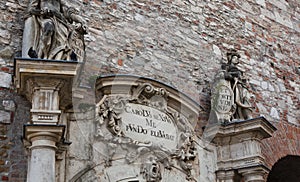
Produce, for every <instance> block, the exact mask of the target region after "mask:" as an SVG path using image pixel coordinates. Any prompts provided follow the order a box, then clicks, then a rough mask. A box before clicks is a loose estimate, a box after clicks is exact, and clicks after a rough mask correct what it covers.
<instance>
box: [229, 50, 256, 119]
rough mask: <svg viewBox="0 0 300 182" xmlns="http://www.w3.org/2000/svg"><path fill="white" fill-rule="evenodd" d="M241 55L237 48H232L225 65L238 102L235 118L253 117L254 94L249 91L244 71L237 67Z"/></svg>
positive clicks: (236, 102) (235, 100)
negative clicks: (251, 100)
mask: <svg viewBox="0 0 300 182" xmlns="http://www.w3.org/2000/svg"><path fill="white" fill-rule="evenodd" d="M239 58H240V55H239V54H238V53H237V51H236V50H231V51H230V52H228V53H227V61H228V62H227V65H226V66H225V70H226V71H225V80H228V81H229V82H230V85H231V88H232V90H233V92H234V102H235V104H236V108H235V112H234V115H233V118H234V119H242V120H246V119H251V118H252V116H251V113H252V108H253V106H252V105H251V103H250V99H251V97H253V95H251V94H250V92H249V91H248V82H247V79H246V78H245V77H244V75H243V72H242V71H240V70H239V69H238V67H237V65H238V64H239Z"/></svg>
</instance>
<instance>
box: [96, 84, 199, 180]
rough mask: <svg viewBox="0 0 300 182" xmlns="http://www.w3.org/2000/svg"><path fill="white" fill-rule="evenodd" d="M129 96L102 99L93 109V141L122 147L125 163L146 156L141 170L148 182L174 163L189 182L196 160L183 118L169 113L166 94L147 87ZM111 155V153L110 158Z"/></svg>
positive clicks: (157, 178) (141, 87) (185, 121)
mask: <svg viewBox="0 0 300 182" xmlns="http://www.w3.org/2000/svg"><path fill="white" fill-rule="evenodd" d="M131 93H132V94H131V96H120V95H119V96H115V95H114V96H107V95H105V96H104V97H103V98H102V99H101V101H100V102H99V103H98V104H97V105H96V122H97V131H96V138H98V139H100V140H102V141H105V142H106V143H109V144H108V147H109V146H120V145H121V146H122V148H124V149H126V150H124V151H126V157H125V158H126V160H127V162H128V163H132V162H134V161H137V160H138V159H139V157H141V156H144V155H149V157H148V159H147V161H144V163H145V164H144V165H143V166H142V167H141V174H143V176H144V178H145V179H146V180H147V181H159V179H160V178H161V176H160V170H161V168H160V166H163V167H165V168H166V169H170V170H171V169H172V167H173V166H174V165H175V164H174V162H176V164H177V166H178V167H179V168H180V170H182V171H184V172H185V173H186V175H187V179H188V180H191V179H193V178H192V175H191V170H192V168H193V162H194V160H195V158H196V156H197V152H196V147H195V142H194V139H193V137H194V135H193V130H192V127H190V126H189V124H188V123H189V122H188V121H187V120H186V119H185V118H184V117H182V116H180V114H178V113H177V112H175V111H172V112H171V111H169V109H168V107H167V102H166V100H167V98H168V92H167V91H166V90H165V89H163V88H155V87H153V86H152V85H151V84H147V83H146V84H140V85H139V86H138V87H137V88H132V90H131ZM115 148H116V147H115ZM110 151H112V150H110ZM113 155H114V152H111V153H110V158H112V157H113ZM108 160H110V159H108Z"/></svg>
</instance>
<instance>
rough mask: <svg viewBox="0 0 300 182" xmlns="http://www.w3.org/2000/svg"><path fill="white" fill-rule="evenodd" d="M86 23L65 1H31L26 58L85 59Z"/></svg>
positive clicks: (25, 35)
mask: <svg viewBox="0 0 300 182" xmlns="http://www.w3.org/2000/svg"><path fill="white" fill-rule="evenodd" d="M86 33H87V26H86V22H85V20H84V19H83V18H81V17H80V16H78V15H77V12H76V10H75V9H74V8H69V7H68V6H67V5H66V3H65V2H64V1H63V0H31V1H30V3H29V6H28V17H27V19H26V21H25V27H24V34H23V49H22V56H23V57H28V56H29V57H31V58H41V59H55V60H73V61H79V62H82V61H83V59H84V49H85V47H84V46H85V45H84V34H86Z"/></svg>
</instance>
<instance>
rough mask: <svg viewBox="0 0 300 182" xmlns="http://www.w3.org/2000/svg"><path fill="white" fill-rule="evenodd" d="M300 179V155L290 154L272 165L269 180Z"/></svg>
mask: <svg viewBox="0 0 300 182" xmlns="http://www.w3.org/2000/svg"><path fill="white" fill-rule="evenodd" d="M299 180H300V156H295V155H288V156H286V157H283V158H281V159H279V160H278V161H277V162H276V163H275V164H274V165H273V167H272V169H271V171H270V173H269V175H268V179H267V182H293V181H299Z"/></svg>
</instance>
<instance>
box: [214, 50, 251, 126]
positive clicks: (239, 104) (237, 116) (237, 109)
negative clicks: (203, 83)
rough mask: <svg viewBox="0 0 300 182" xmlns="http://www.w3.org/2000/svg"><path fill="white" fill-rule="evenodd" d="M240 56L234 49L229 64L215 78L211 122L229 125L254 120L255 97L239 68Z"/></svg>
mask: <svg viewBox="0 0 300 182" xmlns="http://www.w3.org/2000/svg"><path fill="white" fill-rule="evenodd" d="M239 59H240V55H239V54H238V53H237V51H236V50H234V49H232V50H230V51H229V52H228V53H227V62H226V63H223V64H222V66H221V70H219V71H218V72H217V74H216V76H215V79H214V83H213V85H212V100H211V113H210V122H218V123H229V122H232V121H236V120H247V119H251V118H252V115H251V113H252V109H253V104H252V103H251V102H250V101H251V100H253V101H254V95H253V94H250V92H249V90H248V89H249V84H248V80H247V79H246V77H245V76H244V74H243V72H242V71H241V70H240V69H239V68H238V64H239Z"/></svg>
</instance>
